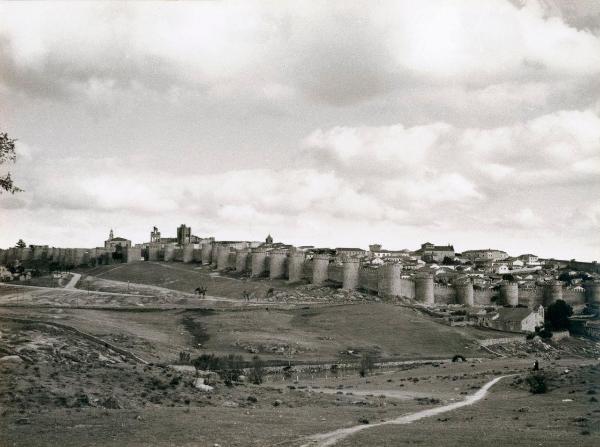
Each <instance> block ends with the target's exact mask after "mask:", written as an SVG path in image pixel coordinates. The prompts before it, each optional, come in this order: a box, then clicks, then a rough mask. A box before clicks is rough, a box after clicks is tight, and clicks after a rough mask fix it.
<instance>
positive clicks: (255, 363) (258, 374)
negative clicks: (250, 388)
mask: <svg viewBox="0 0 600 447" xmlns="http://www.w3.org/2000/svg"><path fill="white" fill-rule="evenodd" d="M264 377H265V364H264V362H263V361H262V360H261V359H260V357H259V356H257V355H255V356H254V357H252V364H251V370H250V373H249V374H248V378H249V379H250V381H251V382H252V383H253V384H255V385H260V384H261V383H263V380H264Z"/></svg>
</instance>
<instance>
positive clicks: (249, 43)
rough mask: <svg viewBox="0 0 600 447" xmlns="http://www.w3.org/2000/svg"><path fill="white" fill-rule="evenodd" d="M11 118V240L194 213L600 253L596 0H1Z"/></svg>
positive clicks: (277, 232) (344, 238)
mask: <svg viewBox="0 0 600 447" xmlns="http://www.w3.org/2000/svg"><path fill="white" fill-rule="evenodd" d="M0 130H2V131H6V132H8V133H9V134H10V135H11V136H12V137H14V138H18V140H19V141H18V146H17V148H18V154H19V156H18V160H17V164H16V165H14V166H10V169H11V171H12V173H13V177H14V178H15V180H16V181H17V182H18V185H19V186H21V187H22V188H23V189H24V190H25V192H22V193H19V194H15V195H7V194H2V195H1V196H0V246H1V247H8V246H13V245H14V244H15V243H16V241H17V240H18V239H19V238H23V239H24V240H25V241H26V242H27V243H31V244H38V243H39V244H42V243H43V244H50V245H55V246H71V247H76V246H83V247H86V246H97V245H102V244H103V241H104V240H105V239H106V237H107V235H108V231H109V230H110V228H114V229H115V233H116V234H117V235H119V236H124V237H127V238H129V239H132V240H133V242H143V241H147V240H148V239H149V232H150V230H151V228H152V226H153V225H157V226H158V227H159V229H160V230H161V231H162V232H163V235H165V236H174V235H175V229H176V227H177V226H178V225H179V224H181V223H186V224H188V225H190V226H191V227H192V230H193V233H194V234H196V235H198V236H215V237H216V238H217V239H226V240H232V239H250V240H258V239H263V238H264V237H265V236H266V234H267V233H269V232H270V233H271V234H273V236H274V237H275V239H276V240H279V241H284V242H289V243H294V244H315V245H322V246H333V247H335V246H360V247H364V248H366V246H367V245H368V244H369V243H373V242H379V243H382V244H383V245H384V247H386V248H410V249H414V248H416V247H417V246H418V245H419V244H421V243H422V242H425V241H430V242H434V243H439V244H445V243H448V242H450V243H453V244H454V246H455V248H456V249H457V250H458V251H462V250H466V249H474V248H487V247H494V248H500V249H505V250H507V251H508V252H509V253H511V254H513V255H518V254H521V253H528V252H533V253H536V254H539V255H541V256H548V257H557V258H567V259H570V258H578V259H582V260H593V259H599V260H600V231H599V229H600V2H597V1H595V0H589V1H588V0H578V1H567V0H564V1H560V2H558V1H557V2H552V1H549V0H544V1H542V0H539V1H537V0H536V1H522V0H514V1H507V0H485V1H482V0H472V1H469V0H464V1H459V0H456V1H451V0H450V1H449V0H444V1H422V0H420V1H418V2H416V1H405V2H403V1H394V2H389V3H388V2H384V1H378V2H373V1H365V2H361V1H348V0H344V1H340V2H335V1H327V2H324V1H314V2H293V3H292V2H281V1H277V2H275V1H273V2H258V3H254V2H250V1H243V2H197V3H188V2H169V3H160V4H159V3H151V4H147V3H127V4H125V3H117V2H115V3H68V4H62V5H61V4H48V3H44V4H41V3H13V2H4V3H2V4H0ZM5 170H6V167H5V166H2V168H1V172H5Z"/></svg>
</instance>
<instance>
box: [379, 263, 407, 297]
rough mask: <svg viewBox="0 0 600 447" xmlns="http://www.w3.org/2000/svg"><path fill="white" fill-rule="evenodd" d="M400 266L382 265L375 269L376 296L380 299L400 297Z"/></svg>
mask: <svg viewBox="0 0 600 447" xmlns="http://www.w3.org/2000/svg"><path fill="white" fill-rule="evenodd" d="M401 277H402V265H401V264H384V265H382V266H381V267H379V268H378V269H377V294H378V295H379V296H380V297H382V298H391V297H395V296H400V295H401V291H400V278H401Z"/></svg>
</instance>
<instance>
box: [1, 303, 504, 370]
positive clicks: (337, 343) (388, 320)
mask: <svg viewBox="0 0 600 447" xmlns="http://www.w3.org/2000/svg"><path fill="white" fill-rule="evenodd" d="M69 299H72V298H69ZM2 312H9V313H10V314H15V315H17V314H18V315H22V316H35V317H36V318H51V319H53V320H54V321H60V322H63V323H66V324H69V325H71V326H73V327H76V328H78V329H80V330H83V331H86V332H89V333H91V334H93V335H97V336H99V337H106V338H107V340H115V342H116V343H117V344H119V343H120V344H122V345H123V347H125V348H127V349H130V348H131V349H133V350H134V351H135V352H136V354H138V355H140V356H142V357H143V358H149V359H153V360H154V361H163V362H168V361H170V360H171V359H173V358H174V357H176V355H177V354H178V352H179V351H181V350H187V351H190V352H191V353H192V354H193V355H199V354H201V353H203V352H210V353H215V354H218V355H225V354H229V353H237V354H242V355H244V356H246V357H247V358H250V357H251V356H252V355H254V354H259V355H260V356H261V357H263V358H264V359H271V360H281V361H283V360H292V361H296V362H298V361H299V362H305V363H307V362H324V361H340V360H354V361H357V358H358V357H357V356H358V355H360V352H362V351H371V352H375V353H377V354H378V355H379V356H381V357H383V358H386V359H391V358H393V359H428V358H440V359H447V358H451V357H452V356H453V355H454V354H457V353H460V354H462V355H464V356H467V357H485V356H489V353H487V352H486V351H483V350H481V348H479V346H478V345H477V343H476V341H477V340H479V339H482V338H492V337H496V336H498V333H497V332H492V331H486V330H480V329H475V328H457V327H450V326H445V325H442V324H440V323H437V322H435V321H433V319H432V318H431V317H429V316H426V315H422V314H420V313H418V312H416V311H414V310H411V309H408V308H404V307H400V306H394V305H390V304H370V305H369V304H359V305H341V306H314V307H308V306H304V307H300V308H290V309H277V308H273V307H262V306H255V307H248V308H245V309H237V308H230V309H215V310H214V311H210V310H207V309H178V310H175V309H174V310H168V311H161V312H148V311H144V310H140V311H135V310H128V311H127V312H124V311H117V310H106V311H104V310H98V309H82V308H79V309H69V308H64V309H60V311H59V312H58V313H57V310H56V309H44V308H38V309H36V310H35V312H33V313H32V310H30V309H27V308H23V309H19V308H12V309H10V310H9V309H5V310H3V311H2ZM198 333H201V334H203V336H202V337H200V338H198V337H197V334H198ZM199 343H200V345H199ZM349 350H351V351H355V352H356V354H355V356H352V355H349V354H344V352H347V351H349Z"/></svg>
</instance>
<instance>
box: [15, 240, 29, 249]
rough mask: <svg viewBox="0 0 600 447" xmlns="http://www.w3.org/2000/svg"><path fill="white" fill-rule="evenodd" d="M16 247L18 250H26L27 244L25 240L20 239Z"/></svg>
mask: <svg viewBox="0 0 600 447" xmlns="http://www.w3.org/2000/svg"><path fill="white" fill-rule="evenodd" d="M16 247H17V248H25V247H27V244H26V243H25V241H23V239H19V241H18V242H17V245H16Z"/></svg>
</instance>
